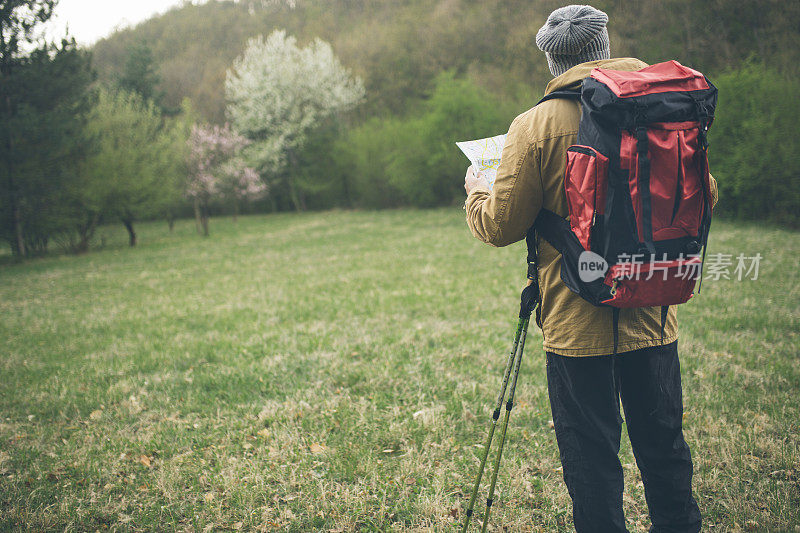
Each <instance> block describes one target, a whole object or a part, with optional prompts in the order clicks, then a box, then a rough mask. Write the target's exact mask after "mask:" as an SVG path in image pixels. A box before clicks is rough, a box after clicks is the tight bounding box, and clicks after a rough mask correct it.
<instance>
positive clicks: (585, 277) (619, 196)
mask: <svg viewBox="0 0 800 533" xmlns="http://www.w3.org/2000/svg"><path fill="white" fill-rule="evenodd" d="M551 98H574V99H580V103H581V107H582V115H581V121H580V127H579V129H578V140H577V144H575V145H573V146H571V147H569V149H568V150H567V171H566V174H565V176H564V187H565V192H566V196H567V205H568V207H569V220H568V221H567V220H566V219H564V218H563V217H560V216H558V215H557V214H555V213H553V212H551V211H548V210H545V209H542V211H541V213H540V214H539V216H538V218H537V219H536V222H535V223H534V226H533V228H532V230H533V231H535V232H536V233H538V234H539V235H540V236H542V237H543V238H544V239H545V240H547V241H548V242H549V243H550V244H551V245H553V247H554V248H556V250H558V251H559V252H560V253H561V254H562V260H561V279H562V280H563V281H564V283H565V284H566V285H567V286H568V287H569V288H570V289H571V290H572V291H574V292H576V293H577V294H579V295H580V296H581V297H583V298H584V299H586V300H588V301H589V302H591V303H592V304H594V305H598V306H611V307H613V308H614V309H615V313H614V319H615V328H614V330H615V337H616V329H617V328H616V322H617V320H618V310H619V308H622V307H650V306H662V334H663V325H664V321H665V320H666V316H667V310H668V306H670V305H673V304H681V303H684V302H686V301H687V300H688V299H689V298H691V297H692V294H693V291H694V287H695V282H696V281H697V279H698V278H700V276H701V271H702V261H703V260H702V258H701V257H700V251H701V250H702V252H703V256H705V245H706V243H707V241H708V231H709V228H710V225H711V214H712V204H711V190H710V186H709V174H708V157H707V148H708V142H707V140H706V134H707V131H708V128H709V126H710V125H711V122H712V121H713V118H714V110H715V107H716V103H717V89H716V87H714V86H713V85H712V84H711V82H710V81H709V80H708V79H707V78H706V77H705V76H704V75H703V74H701V73H700V72H698V71H696V70H693V69H690V68H688V67H685V66H683V65H681V64H680V63H678V62H677V61H668V62H665V63H659V64H657V65H652V66H649V67H646V68H643V69H641V70H639V71H634V72H628V71H618V70H606V69H602V68H596V69H594V70H592V73H591V75H590V76H589V77H588V78H586V79H585V80H583V83H582V85H581V89H580V91H556V92H553V93H550V94H548V95H547V96H545V98H543V99H542V101H545V100H549V99H551ZM540 103H541V102H540ZM531 233H533V232H529V239H528V241H529V244H530V242H531V239H530V237H531ZM532 253H533V252H532Z"/></svg>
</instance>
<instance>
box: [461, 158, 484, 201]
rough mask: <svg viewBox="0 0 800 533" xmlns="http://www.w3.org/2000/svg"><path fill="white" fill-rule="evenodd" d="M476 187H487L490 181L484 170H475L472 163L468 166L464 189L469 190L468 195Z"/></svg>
mask: <svg viewBox="0 0 800 533" xmlns="http://www.w3.org/2000/svg"><path fill="white" fill-rule="evenodd" d="M475 187H482V188H485V189H488V188H489V181H488V180H487V179H486V177H485V176H484V175H483V172H477V173H476V172H475V169H474V168H472V165H470V166H469V167H468V168H467V175H466V176H464V190H465V191H467V195H469V193H470V192H472V189H474V188H475Z"/></svg>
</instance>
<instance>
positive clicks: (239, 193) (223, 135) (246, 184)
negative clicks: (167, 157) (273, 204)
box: [186, 124, 267, 235]
mask: <svg viewBox="0 0 800 533" xmlns="http://www.w3.org/2000/svg"><path fill="white" fill-rule="evenodd" d="M188 143H189V161H188V167H189V176H188V180H187V183H186V196H187V197H188V198H189V199H191V200H192V201H193V203H194V213H195V220H196V222H197V230H198V231H201V232H202V233H203V235H208V205H209V203H210V202H211V200H212V199H214V198H218V197H228V198H231V199H232V200H233V202H234V212H235V213H238V203H239V202H240V201H241V200H244V199H247V198H257V197H260V196H262V195H263V194H264V193H265V192H266V190H267V187H266V185H265V184H264V183H263V182H262V181H261V178H260V177H259V175H258V173H257V172H256V171H255V170H254V169H252V168H250V167H248V166H247V165H245V163H244V161H243V160H242V159H241V157H239V154H240V153H241V151H242V149H243V148H244V147H245V146H247V145H248V144H250V141H248V140H247V138H246V137H244V136H243V135H240V134H239V133H237V132H235V131H233V130H232V129H231V128H230V126H229V125H228V124H225V125H224V126H198V125H195V126H193V127H192V132H191V135H190V136H189V141H188Z"/></svg>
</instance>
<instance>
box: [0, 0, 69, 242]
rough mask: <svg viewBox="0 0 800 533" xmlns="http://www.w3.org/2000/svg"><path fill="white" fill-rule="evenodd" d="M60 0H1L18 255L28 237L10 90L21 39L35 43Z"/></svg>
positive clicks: (7, 149)
mask: <svg viewBox="0 0 800 533" xmlns="http://www.w3.org/2000/svg"><path fill="white" fill-rule="evenodd" d="M55 3H56V0H4V1H3V2H2V3H0V78H2V88H3V89H4V91H3V93H4V94H3V95H2V96H3V101H2V102H0V106H2V110H3V115H2V123H3V125H4V128H3V149H4V150H3V152H4V153H3V162H4V163H5V165H4V167H5V169H4V170H5V176H4V178H5V180H4V183H3V185H4V189H5V190H4V191H3V192H4V195H3V196H4V197H7V199H8V200H7V201H8V212H9V215H10V225H11V227H12V231H13V237H12V239H11V250H12V252H13V253H14V254H15V255H18V256H24V255H25V236H24V232H23V228H22V208H21V206H20V203H21V201H22V198H21V194H20V184H19V177H18V176H17V169H16V168H15V167H16V164H15V163H16V161H15V158H14V157H13V155H14V149H15V146H14V144H15V135H14V131H13V129H12V128H11V121H12V120H13V119H14V118H15V117H16V116H17V113H18V108H19V105H18V103H17V102H14V98H13V96H14V95H13V93H11V91H10V87H11V85H12V83H11V79H10V78H11V76H12V75H13V74H14V71H15V69H16V67H18V66H19V65H20V64H21V63H23V62H24V61H25V58H24V57H21V56H20V42H31V41H32V39H33V36H34V31H35V29H36V27H37V25H39V24H40V23H43V22H46V21H47V20H48V19H49V18H50V17H51V16H52V14H53V7H54V6H55Z"/></svg>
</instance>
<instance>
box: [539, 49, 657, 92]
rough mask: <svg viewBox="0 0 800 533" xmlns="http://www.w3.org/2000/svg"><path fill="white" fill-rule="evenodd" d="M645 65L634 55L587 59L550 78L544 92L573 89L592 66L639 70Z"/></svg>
mask: <svg viewBox="0 0 800 533" xmlns="http://www.w3.org/2000/svg"><path fill="white" fill-rule="evenodd" d="M646 66H647V63H645V62H644V61H640V60H638V59H636V58H634V57H620V58H615V59H600V60H598V61H588V62H586V63H581V64H580V65H575V66H574V67H572V68H571V69H569V70H568V71H566V72H564V73H563V74H561V75H560V76H558V77H556V78H553V79H552V80H550V83H548V84H547V88H546V89H545V90H544V94H550V93H551V92H553V91H558V90H561V89H574V88H577V87H579V86H580V84H581V82H582V81H583V80H584V78H588V77H589V75H590V74H591V73H592V69H594V68H606V69H610V70H639V69H643V68H644V67H646Z"/></svg>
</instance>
